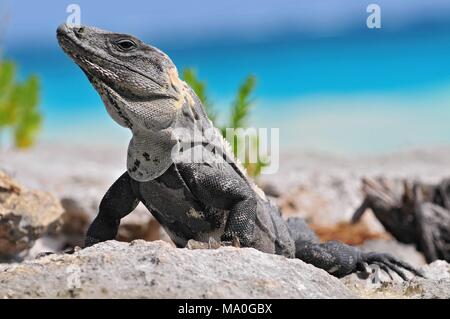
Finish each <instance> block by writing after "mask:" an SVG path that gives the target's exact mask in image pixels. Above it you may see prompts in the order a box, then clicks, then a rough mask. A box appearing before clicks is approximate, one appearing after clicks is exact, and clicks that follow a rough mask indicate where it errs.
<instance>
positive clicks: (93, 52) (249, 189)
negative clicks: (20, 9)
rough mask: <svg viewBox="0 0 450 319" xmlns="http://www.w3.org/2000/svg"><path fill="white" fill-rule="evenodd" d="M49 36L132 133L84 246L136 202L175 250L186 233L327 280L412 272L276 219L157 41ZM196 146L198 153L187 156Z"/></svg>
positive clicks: (62, 31) (94, 31) (90, 33)
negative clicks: (373, 269) (292, 262)
mask: <svg viewBox="0 0 450 319" xmlns="http://www.w3.org/2000/svg"><path fill="white" fill-rule="evenodd" d="M57 37H58V40H59V44H60V46H61V47H62V49H63V50H64V51H65V52H66V53H67V54H68V55H69V56H70V57H71V58H72V60H73V61H74V62H75V63H76V64H78V65H79V66H80V67H81V69H82V70H83V71H84V73H85V74H86V76H87V77H88V79H89V81H90V82H91V83H92V85H93V86H94V88H95V89H96V90H97V91H98V93H99V94H100V96H101V98H102V100H103V102H104V104H105V106H106V109H107V111H108V113H109V114H110V116H111V117H112V118H113V119H114V120H115V121H116V122H117V123H118V124H120V125H121V126H123V127H126V128H128V129H130V130H131V132H132V134H133V137H132V139H131V142H130V145H129V148H128V158H127V171H126V172H125V173H124V174H123V175H122V176H121V177H119V179H118V180H117V181H116V182H115V183H114V184H113V185H112V186H111V187H110V189H109V190H108V192H107V193H106V195H105V196H104V198H103V200H102V201H101V204H100V208H99V213H98V216H97V217H96V218H95V220H94V221H93V223H92V225H91V226H90V228H89V230H88V232H87V236H86V243H85V244H86V246H90V245H93V244H95V243H98V242H101V241H106V240H110V239H114V238H115V237H116V234H117V230H118V227H119V223H120V220H121V218H123V217H125V216H126V215H128V214H129V213H131V212H132V211H133V210H134V209H135V207H136V206H137V205H138V203H139V202H142V203H143V204H144V205H145V206H146V207H147V208H148V210H149V211H150V212H151V213H152V214H153V216H154V217H155V218H156V219H157V220H158V221H159V223H160V224H161V225H162V226H163V227H164V229H165V230H166V231H167V233H168V234H169V236H170V238H171V239H172V240H173V242H174V243H175V244H176V246H177V247H186V245H187V244H188V242H189V241H190V240H195V241H197V242H206V243H208V242H210V241H212V240H213V241H216V242H239V243H240V246H243V247H253V248H256V249H258V250H260V251H263V252H266V253H272V254H279V255H283V256H286V257H288V258H294V257H297V258H299V259H301V260H303V261H305V262H307V263H310V264H313V265H314V266H316V267H319V268H322V269H324V270H326V271H328V272H329V273H330V274H332V275H335V276H337V277H342V276H345V275H347V274H350V273H352V272H356V271H358V270H365V269H366V266H367V265H368V264H375V265H378V266H379V267H380V268H381V269H383V270H385V271H386V272H388V273H389V271H394V272H395V273H397V274H398V275H399V276H401V277H402V278H404V279H406V278H407V276H406V274H405V272H404V270H405V269H406V270H408V271H410V272H412V273H413V274H415V275H420V273H419V272H418V271H417V270H415V269H414V268H413V267H411V266H410V265H408V264H406V263H404V262H402V261H400V260H398V259H396V258H394V257H392V256H390V255H388V254H381V253H364V252H362V251H360V250H359V249H358V248H356V247H351V246H348V245H345V244H343V243H340V242H337V241H330V242H326V243H320V242H319V240H318V238H317V237H316V235H315V234H314V233H313V232H312V231H311V230H310V229H309V228H308V227H307V225H306V224H305V222H304V221H303V220H302V219H300V218H289V219H288V220H287V221H285V220H283V218H282V217H281V213H280V211H279V209H278V208H277V207H276V206H274V205H273V204H272V203H271V202H270V201H269V200H268V199H267V198H266V196H265V195H264V193H263V192H262V191H261V190H260V189H259V188H258V187H257V186H256V185H255V184H254V182H253V181H252V180H251V179H250V178H249V177H247V175H246V173H245V170H244V169H242V167H241V165H240V164H239V162H238V161H237V160H235V159H234V156H233V153H232V151H230V148H229V145H228V144H227V143H226V142H225V140H224V139H223V138H222V136H221V135H220V133H219V132H218V131H217V130H216V129H215V128H214V126H213V124H212V123H211V121H210V120H209V119H208V117H207V115H206V113H205V110H204V108H203V106H202V104H201V102H200V100H199V99H198V97H197V96H196V94H195V93H194V92H193V90H192V89H191V88H190V87H189V86H188V85H187V84H186V83H185V82H183V81H181V80H180V79H179V77H178V73H177V69H176V67H175V65H174V64H173V62H172V61H171V60H170V58H169V57H168V56H167V55H166V54H164V53H163V52H161V51H160V50H158V49H157V48H155V47H152V46H150V45H147V44H145V43H143V42H142V41H140V40H139V39H137V38H135V37H133V36H130V35H127V34H119V33H111V32H108V31H104V30H100V29H98V28H94V27H85V26H81V27H69V26H67V25H61V26H60V27H59V28H58V30H57ZM194 132H200V134H193V133H194ZM197 151H199V152H200V154H201V160H200V161H197V160H194V161H193V160H188V159H192V158H189V156H190V155H191V154H197V153H198V152H197ZM196 152H197V153H196Z"/></svg>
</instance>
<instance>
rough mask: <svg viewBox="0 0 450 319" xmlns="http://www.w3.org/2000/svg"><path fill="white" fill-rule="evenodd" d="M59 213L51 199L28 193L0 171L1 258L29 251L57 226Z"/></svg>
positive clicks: (45, 193)
mask: <svg viewBox="0 0 450 319" xmlns="http://www.w3.org/2000/svg"><path fill="white" fill-rule="evenodd" d="M62 213H63V209H62V207H61V205H60V203H59V201H58V200H57V199H56V198H55V197H54V196H53V195H51V194H50V193H47V192H41V191H34V190H27V189H25V188H24V187H22V186H20V185H19V184H18V183H16V182H15V181H14V180H12V179H11V178H10V177H9V176H7V175H6V174H5V173H3V172H1V171H0V258H2V259H7V258H11V257H15V256H17V255H19V254H21V253H24V252H26V251H28V250H29V249H30V248H31V247H32V246H33V244H34V242H35V240H36V239H38V238H40V237H41V236H42V235H43V234H45V233H46V232H49V231H53V230H54V228H56V227H57V226H58V224H59V221H60V217H61V215H62Z"/></svg>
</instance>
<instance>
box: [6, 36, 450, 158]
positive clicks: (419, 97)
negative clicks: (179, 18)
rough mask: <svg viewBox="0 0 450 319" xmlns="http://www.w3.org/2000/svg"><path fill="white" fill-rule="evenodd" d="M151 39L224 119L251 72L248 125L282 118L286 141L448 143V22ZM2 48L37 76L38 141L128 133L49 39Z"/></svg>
mask: <svg viewBox="0 0 450 319" xmlns="http://www.w3.org/2000/svg"><path fill="white" fill-rule="evenodd" d="M144 40H146V41H147V42H148V43H152V41H151V39H144ZM153 44H156V45H157V46H159V47H160V48H161V49H162V50H164V51H165V52H167V53H168V54H169V56H171V58H172V60H173V61H174V62H175V64H176V65H177V66H178V68H179V69H180V70H181V69H183V68H184V67H188V66H190V67H194V68H195V69H196V70H197V71H198V74H199V76H200V77H201V78H202V79H205V80H207V82H208V91H209V93H210V99H211V100H212V101H214V106H215V107H216V108H217V110H218V111H219V112H220V113H221V114H222V120H223V119H224V118H225V117H226V116H227V109H228V105H229V103H230V102H231V101H232V100H233V95H234V93H235V91H236V89H237V87H238V85H239V83H240V82H241V81H242V80H243V79H244V78H245V76H246V75H247V74H254V75H255V76H256V77H257V80H258V86H257V90H256V92H255V95H254V96H255V108H254V110H253V116H252V123H251V124H252V125H253V126H256V127H279V128H280V130H281V131H280V134H281V145H282V148H284V149H291V148H298V149H314V150H324V151H330V152H337V153H374V152H375V153H379V152H390V151H395V150H398V149H404V148H413V147H423V146H439V145H447V144H450V125H449V123H450V32H449V31H448V29H440V30H439V29H438V30H432V31H420V30H416V31H412V32H403V33H385V32H383V31H377V30H370V31H366V32H364V33H356V34H352V35H346V36H343V37H339V36H336V37H318V38H314V37H302V36H296V35H283V36H274V37H270V38H269V39H265V40H259V41H256V40H252V41H245V40H242V39H241V40H239V41H233V39H217V40H214V41H205V42H198V43H190V44H189V45H187V46H186V45H184V44H183V43H181V44H179V43H176V42H172V43H171V42H170V41H166V42H164V43H153ZM5 56H6V58H11V59H14V60H16V61H17V62H18V64H19V66H20V76H21V77H24V76H26V75H27V74H31V73H35V74H38V75H39V77H40V78H41V81H42V104H41V107H42V110H43V112H44V114H45V125H44V131H43V134H42V141H59V142H61V141H73V142H79V143H111V144H113V143H124V144H126V140H127V139H128V137H129V133H128V132H126V131H125V130H124V129H122V128H120V127H119V126H117V125H115V124H114V123H113V122H112V120H110V118H109V117H108V115H107V113H106V111H105V110H104V108H103V105H102V103H101V100H100V98H99V97H98V95H97V93H96V92H95V91H94V90H93V88H92V87H91V85H90V84H89V83H88V81H87V79H86V78H85V76H84V74H83V73H82V72H81V71H80V70H79V69H78V68H77V67H76V66H75V65H74V64H73V62H72V61H70V60H69V59H68V58H67V57H66V56H65V55H64V54H63V53H62V51H61V50H60V49H59V47H58V46H57V43H56V39H55V41H54V43H51V44H46V45H44V46H42V45H40V43H31V44H28V45H27V46H24V45H20V46H15V47H7V48H5Z"/></svg>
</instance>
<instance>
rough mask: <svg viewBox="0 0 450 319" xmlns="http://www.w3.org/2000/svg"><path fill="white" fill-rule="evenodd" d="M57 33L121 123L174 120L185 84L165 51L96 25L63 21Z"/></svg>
mask: <svg viewBox="0 0 450 319" xmlns="http://www.w3.org/2000/svg"><path fill="white" fill-rule="evenodd" d="M57 38H58V41H59V44H60V46H61V47H62V49H63V50H64V51H65V52H66V53H67V54H68V55H69V56H70V57H71V58H72V60H74V61H75V63H76V64H78V65H79V66H80V67H81V69H82V70H83V71H84V72H85V73H86V75H87V77H88V79H89V80H90V81H91V82H92V84H93V85H94V87H95V88H96V90H97V91H98V92H99V94H100V95H101V97H102V99H103V101H104V102H105V105H106V107H107V109H108V112H109V113H110V115H111V116H112V117H113V118H114V119H115V120H116V121H117V122H119V124H121V125H123V126H127V127H130V128H132V126H133V125H139V126H142V127H143V128H148V129H154V130H160V129H162V128H164V127H167V126H168V125H170V123H171V122H172V121H173V119H174V115H175V114H174V113H175V112H176V107H174V106H176V104H177V102H178V101H180V99H182V98H183V96H182V95H183V92H182V90H183V85H182V82H181V81H180V80H179V78H178V73H177V69H176V67H175V65H174V64H173V62H172V61H171V60H170V58H169V57H168V56H167V55H166V54H165V53H163V52H161V51H160V50H159V49H157V48H155V47H153V46H150V45H148V44H145V43H144V42H142V41H141V40H139V39H137V38H136V37H134V36H131V35H127V34H122V33H113V32H108V31H105V30H101V29H98V28H95V27H87V26H80V27H71V26H69V25H67V24H62V25H61V26H59V27H58V30H57Z"/></svg>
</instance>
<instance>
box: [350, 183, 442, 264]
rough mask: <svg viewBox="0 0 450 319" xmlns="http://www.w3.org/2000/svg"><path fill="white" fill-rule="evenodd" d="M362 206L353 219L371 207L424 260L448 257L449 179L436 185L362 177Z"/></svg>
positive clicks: (359, 217)
mask: <svg viewBox="0 0 450 319" xmlns="http://www.w3.org/2000/svg"><path fill="white" fill-rule="evenodd" d="M362 182H363V193H364V194H365V197H364V200H363V202H362V203H361V206H360V207H358V209H357V210H356V211H355V213H354V215H353V218H352V222H354V223H355V222H357V221H358V220H359V219H361V217H362V216H363V214H364V212H365V211H366V210H367V209H368V208H370V209H371V210H372V211H373V213H374V214H375V217H377V219H378V220H379V221H380V222H381V224H383V226H384V228H385V229H386V230H387V231H388V232H389V233H390V234H392V236H394V237H395V238H396V239H397V240H398V241H400V242H402V243H405V244H414V245H415V246H416V247H417V249H418V250H419V251H421V252H423V254H424V255H425V258H426V260H427V262H433V261H435V260H437V259H443V260H447V261H450V179H444V180H442V181H441V182H440V183H438V184H437V185H430V184H424V183H420V182H417V181H416V182H413V181H407V180H387V179H385V178H377V179H372V178H364V179H363V181H362Z"/></svg>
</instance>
